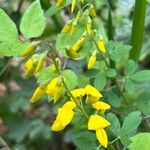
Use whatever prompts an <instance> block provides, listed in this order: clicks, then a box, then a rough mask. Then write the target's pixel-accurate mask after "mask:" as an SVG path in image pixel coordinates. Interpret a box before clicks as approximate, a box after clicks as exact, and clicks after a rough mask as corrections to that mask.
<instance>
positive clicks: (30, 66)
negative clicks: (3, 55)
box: [24, 57, 37, 78]
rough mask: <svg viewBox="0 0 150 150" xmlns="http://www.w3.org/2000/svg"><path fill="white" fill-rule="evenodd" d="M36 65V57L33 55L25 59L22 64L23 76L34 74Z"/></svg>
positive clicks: (27, 76)
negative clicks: (23, 68)
mask: <svg viewBox="0 0 150 150" xmlns="http://www.w3.org/2000/svg"><path fill="white" fill-rule="evenodd" d="M36 65H37V59H36V58H34V57H31V58H29V59H28V60H27V62H26V63H25V64H24V67H25V69H26V71H25V74H24V77H25V78H29V77H31V76H33V75H34V71H35V68H36Z"/></svg>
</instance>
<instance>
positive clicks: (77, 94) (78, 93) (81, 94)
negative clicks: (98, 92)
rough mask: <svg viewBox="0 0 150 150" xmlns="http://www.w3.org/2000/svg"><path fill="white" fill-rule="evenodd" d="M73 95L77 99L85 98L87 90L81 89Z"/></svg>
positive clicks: (72, 92)
mask: <svg viewBox="0 0 150 150" xmlns="http://www.w3.org/2000/svg"><path fill="white" fill-rule="evenodd" d="M71 94H72V95H73V96H74V97H75V98H78V97H83V96H84V95H85V89H84V88H79V89H75V90H72V91H71Z"/></svg>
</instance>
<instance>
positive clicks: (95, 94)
mask: <svg viewBox="0 0 150 150" xmlns="http://www.w3.org/2000/svg"><path fill="white" fill-rule="evenodd" d="M84 89H85V92H86V94H87V99H86V103H90V104H93V103H95V102H97V101H98V100H99V99H100V98H101V97H102V94H101V93H100V92H99V91H98V90H97V89H96V88H95V87H93V86H91V85H87V86H86V87H85V88H84Z"/></svg>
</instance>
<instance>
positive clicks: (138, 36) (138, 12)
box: [130, 0, 146, 61]
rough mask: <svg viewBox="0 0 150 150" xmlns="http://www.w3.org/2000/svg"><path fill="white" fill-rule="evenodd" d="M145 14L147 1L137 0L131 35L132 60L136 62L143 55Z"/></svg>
mask: <svg viewBox="0 0 150 150" xmlns="http://www.w3.org/2000/svg"><path fill="white" fill-rule="evenodd" d="M145 14H146V0H136V1H135V10H134V14H133V26H132V34H131V45H132V50H131V51H130V58H131V59H133V60H135V61H138V60H139V57H140V53H141V48H142V43H143V34H144V23H145Z"/></svg>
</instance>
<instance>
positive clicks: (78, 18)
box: [76, 11, 81, 21]
mask: <svg viewBox="0 0 150 150" xmlns="http://www.w3.org/2000/svg"><path fill="white" fill-rule="evenodd" d="M80 18H81V11H78V14H77V16H76V19H77V21H78V20H80Z"/></svg>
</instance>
